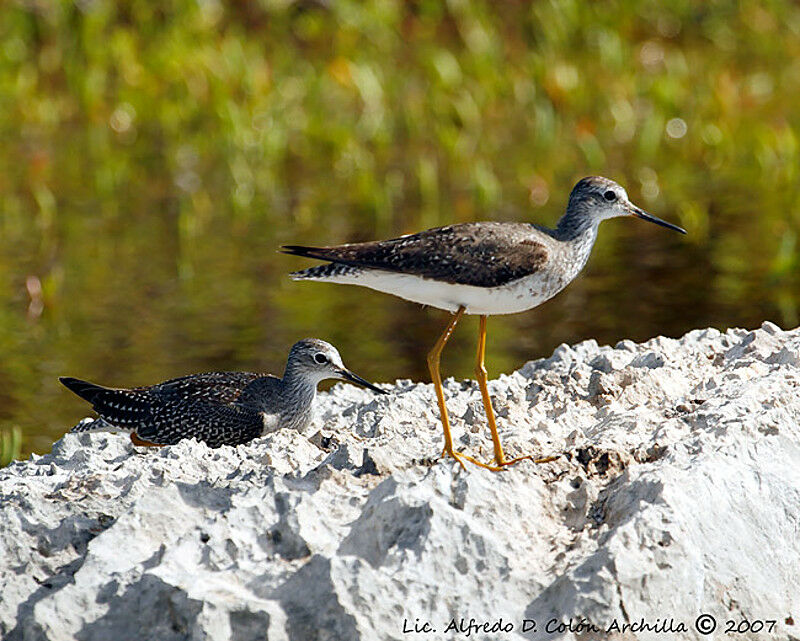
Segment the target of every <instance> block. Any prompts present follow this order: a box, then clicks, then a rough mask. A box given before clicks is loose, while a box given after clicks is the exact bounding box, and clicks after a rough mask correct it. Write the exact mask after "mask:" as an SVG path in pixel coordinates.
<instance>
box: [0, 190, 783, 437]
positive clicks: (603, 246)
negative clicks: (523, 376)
mask: <svg viewBox="0 0 800 641" xmlns="http://www.w3.org/2000/svg"><path fill="white" fill-rule="evenodd" d="M138 206H139V205H137V207H138ZM552 209H553V210H555V206H554V207H553V208H552ZM658 213H659V214H662V215H664V216H666V217H667V218H670V219H673V220H675V219H676V217H675V216H674V214H673V215H670V213H671V212H662V211H659V212H658ZM555 217H556V216H555V211H549V212H547V218H548V219H549V220H554V219H555ZM541 218H544V216H542V217H541ZM541 218H540V219H541ZM54 227H55V229H54V230H53V231H52V232H51V233H52V240H51V241H50V246H49V247H48V248H47V249H46V250H45V249H44V248H42V247H41V246H39V247H36V245H37V243H34V242H30V241H25V240H24V239H21V242H20V243H17V244H15V245H14V246H11V247H9V246H6V247H4V256H5V257H6V260H7V261H8V262H7V263H6V265H7V266H8V265H10V264H13V265H14V271H13V273H12V274H11V278H10V279H8V281H7V283H8V285H9V288H8V297H7V298H6V299H5V302H4V304H3V307H2V317H3V321H4V324H3V327H4V331H3V334H2V340H3V343H4V344H5V345H6V348H5V349H4V354H5V357H4V359H3V362H2V364H0V381H2V391H0V394H2V397H1V398H2V408H3V409H2V419H3V420H4V421H6V422H10V423H14V424H18V425H21V426H22V427H23V430H24V434H25V438H26V446H27V447H28V448H30V449H34V450H38V451H42V450H46V449H48V447H49V443H50V442H51V441H52V439H54V438H57V437H58V436H59V435H60V434H61V433H62V432H63V431H64V429H65V428H66V427H67V426H69V425H71V424H72V423H74V422H75V421H76V420H77V419H78V418H80V417H81V416H83V415H84V414H85V413H86V411H87V409H88V408H87V407H86V405H85V404H84V403H83V402H82V401H80V400H79V399H77V398H74V397H73V396H72V395H71V394H69V393H68V392H67V391H66V390H64V389H62V388H61V386H60V385H59V384H58V383H57V381H56V377H57V376H59V375H64V374H69V375H73V376H79V377H85V378H88V379H90V380H94V381H98V382H102V383H106V384H109V385H120V386H124V385H137V384H147V383H151V382H156V381H159V380H162V379H165V378H168V377H173V376H177V375H181V374H184V373H188V372H194V371H202V370H210V369H218V368H228V369H255V370H265V371H271V372H276V373H279V372H280V371H281V368H282V366H283V362H284V359H285V356H286V351H287V349H288V347H289V346H290V345H291V344H292V342H293V341H295V340H297V339H298V338H301V337H304V336H316V337H320V338H324V339H326V340H329V341H331V342H332V343H333V344H335V345H336V346H337V347H338V348H339V349H340V351H341V353H342V355H343V358H344V359H345V361H346V363H347V364H348V365H349V366H350V367H352V368H353V369H354V370H355V371H357V372H358V373H360V374H361V375H363V376H365V377H366V378H368V379H371V380H376V381H387V380H393V379H395V378H403V377H409V378H413V379H416V380H427V379H428V375H427V370H426V366H425V353H426V352H427V350H428V349H429V348H430V346H431V345H432V343H433V342H434V340H435V339H436V337H437V335H438V332H439V331H440V329H441V326H442V325H443V324H444V323H445V322H446V314H445V313H444V312H441V311H438V310H433V309H422V308H420V307H419V306H417V305H415V304H412V303H408V302H406V301H403V300H400V299H396V298H393V297H391V296H387V295H384V294H380V293H378V292H373V291H371V290H366V289H362V288H356V287H350V286H334V285H329V284H322V283H296V282H293V281H291V280H290V279H289V278H288V277H287V275H286V274H287V273H288V272H289V271H290V270H292V269H297V268H300V267H302V266H304V265H306V264H307V261H303V260H301V259H297V258H293V257H289V256H285V255H283V254H279V253H277V252H276V249H277V247H278V246H279V245H280V244H281V243H283V242H287V241H293V242H309V243H311V242H325V241H335V242H338V241H346V240H350V238H349V237H348V236H339V235H337V234H336V233H335V232H332V231H329V230H327V229H324V228H320V229H315V230H310V231H308V230H297V229H295V228H294V227H293V226H292V225H291V221H287V224H285V225H284V226H282V227H281V228H277V226H274V225H266V224H263V223H259V222H255V223H245V224H239V225H237V224H235V223H231V222H230V221H221V220H214V221H211V222H210V223H209V224H208V225H206V226H204V227H203V228H202V229H201V230H198V231H196V232H195V234H194V235H193V236H192V237H191V238H182V237H181V234H180V233H179V230H178V227H179V218H178V216H175V215H170V214H169V213H168V212H164V213H159V214H145V215H136V214H135V213H134V212H130V213H129V214H127V215H126V214H125V213H123V214H122V215H120V217H119V218H116V219H114V220H111V221H99V220H97V219H96V217H94V216H92V215H91V213H90V212H85V211H81V210H80V209H79V208H78V209H75V210H74V211H73V212H68V213H64V214H62V215H59V216H58V218H57V220H56V221H55V222H54ZM715 236H716V237H717V238H718V240H716V241H715V240H714V237H715ZM727 236H728V234H727V233H725V232H723V231H720V232H717V233H714V234H710V237H709V240H708V241H707V242H706V243H703V244H697V243H694V242H692V239H691V237H689V238H685V237H681V236H679V235H678V234H674V233H671V232H669V231H667V230H663V229H660V228H658V227H655V226H650V225H648V224H647V223H644V222H642V221H638V220H628V219H625V220H614V221H609V222H606V223H604V224H603V225H602V227H601V233H600V236H599V240H598V243H597V245H596V247H595V251H594V255H593V256H592V258H591V259H590V262H589V265H588V267H587V268H586V270H585V271H584V273H583V275H582V276H581V277H579V278H578V280H576V281H575V282H574V283H573V284H572V285H571V286H570V287H569V288H568V289H567V290H566V291H565V292H563V293H562V294H561V295H559V296H558V297H556V298H555V299H553V300H552V301H550V302H548V303H546V304H544V305H542V306H541V307H540V308H537V309H535V310H532V311H530V312H527V313H524V314H518V315H514V316H503V317H493V318H492V319H490V324H489V332H490V333H489V361H488V368H489V371H490V374H491V375H496V374H497V373H499V372H503V371H509V370H511V369H513V368H516V367H519V366H520V365H521V364H522V363H524V362H525V361H526V360H528V359H531V358H538V357H542V356H547V355H548V354H549V353H550V352H551V350H552V349H553V348H554V347H555V346H557V345H558V344H559V343H561V342H574V341H578V340H582V339H585V338H595V339H597V340H598V341H600V342H601V343H612V344H613V343H615V342H616V341H617V340H620V339H622V338H632V339H634V340H642V339H646V338H648V337H651V336H654V335H657V334H664V335H668V336H678V335H680V334H681V333H683V332H685V331H687V330H689V329H691V328H694V327H703V326H706V325H714V326H718V327H726V326H739V325H740V326H749V327H752V326H755V325H757V324H759V323H760V322H761V321H762V320H763V319H766V318H768V319H772V320H774V321H776V322H779V323H782V324H784V325H785V324H787V321H789V322H796V318H795V319H792V318H789V319H787V318H786V316H785V315H784V313H783V312H782V310H781V305H780V302H781V301H780V297H779V296H776V292H775V291H774V290H771V289H770V288H769V287H768V286H767V285H768V283H767V282H765V277H764V275H763V274H762V273H759V266H758V265H755V264H754V265H753V269H754V271H753V272H745V273H743V274H739V275H738V276H733V275H730V274H727V273H725V272H723V271H721V270H720V269H719V267H718V266H716V265H715V264H714V261H713V257H714V255H715V253H716V252H717V251H719V245H720V244H724V243H725V242H726V241H727ZM26 245H27V246H26ZM36 250H38V251H39V252H40V253H39V254H38V255H37V254H36ZM32 256H33V260H32V259H31V257H32ZM43 266H47V268H49V274H50V276H49V278H50V279H51V280H50V282H49V283H48V282H47V281H45V282H44V290H45V291H44V294H43V303H42V305H43V307H42V309H41V313H39V309H38V308H37V302H38V299H37V298H36V296H34V298H33V299H31V296H30V294H29V293H27V291H26V278H28V279H30V278H32V277H36V278H40V277H38V276H37V275H38V274H41V273H42V268H43ZM728 280H730V281H731V282H730V284H729V285H726V281H728ZM29 287H30V283H29ZM48 288H51V290H52V291H51V292H48ZM795 296H796V293H795ZM792 301H793V302H794V303H796V297H795V298H792ZM476 325H477V323H476V321H475V319H472V318H469V317H468V318H467V319H466V320H465V321H463V322H462V324H461V326H460V327H459V329H458V331H457V332H456V334H455V335H454V337H453V339H452V342H451V344H450V345H449V347H448V349H447V351H446V352H445V356H444V361H443V362H444V370H445V371H446V373H447V374H449V375H454V376H458V377H470V376H471V370H472V365H473V358H474V344H475V333H476Z"/></svg>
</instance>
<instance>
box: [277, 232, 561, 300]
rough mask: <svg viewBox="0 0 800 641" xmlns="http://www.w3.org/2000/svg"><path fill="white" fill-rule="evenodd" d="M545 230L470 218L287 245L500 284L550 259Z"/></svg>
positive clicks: (302, 251) (335, 259) (327, 256)
mask: <svg viewBox="0 0 800 641" xmlns="http://www.w3.org/2000/svg"><path fill="white" fill-rule="evenodd" d="M536 233H539V232H537V231H536V230H535V228H534V227H533V226H532V225H527V224H524V223H496V222H482V223H464V224H460V225H449V226H447V227H437V228H435V229H428V230H426V231H423V232H419V233H418V234H410V235H408V236H401V237H400V238H393V239H391V240H381V241H374V242H368V243H357V244H352V245H339V246H335V247H304V246H300V245H286V246H284V247H283V249H284V251H285V252H286V253H289V254H294V255H298V256H305V257H308V258H317V259H320V260H327V261H330V262H332V263H337V264H342V265H349V266H352V267H361V268H368V269H381V270H386V271H393V272H402V273H405V274H414V275H416V276H421V277H423V278H432V279H436V280H440V281H443V282H447V283H454V284H459V285H473V286H475V287H499V286H502V285H506V284H507V283H510V282H512V281H515V280H518V279H519V278H523V277H525V276H530V275H531V274H534V273H535V272H536V271H537V270H539V269H541V268H542V266H544V265H545V264H546V262H547V257H548V249H547V247H546V246H545V244H544V243H542V242H541V241H540V240H537V238H535V234H536Z"/></svg>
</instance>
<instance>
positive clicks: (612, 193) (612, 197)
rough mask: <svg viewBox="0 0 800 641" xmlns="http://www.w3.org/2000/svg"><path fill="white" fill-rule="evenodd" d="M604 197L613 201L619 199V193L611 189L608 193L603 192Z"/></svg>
mask: <svg viewBox="0 0 800 641" xmlns="http://www.w3.org/2000/svg"><path fill="white" fill-rule="evenodd" d="M603 198H605V199H606V200H607V201H608V202H610V203H613V202H614V201H615V200H616V199H617V193H616V192H615V191H613V190H611V189H609V190H608V191H607V192H606V193H604V194H603Z"/></svg>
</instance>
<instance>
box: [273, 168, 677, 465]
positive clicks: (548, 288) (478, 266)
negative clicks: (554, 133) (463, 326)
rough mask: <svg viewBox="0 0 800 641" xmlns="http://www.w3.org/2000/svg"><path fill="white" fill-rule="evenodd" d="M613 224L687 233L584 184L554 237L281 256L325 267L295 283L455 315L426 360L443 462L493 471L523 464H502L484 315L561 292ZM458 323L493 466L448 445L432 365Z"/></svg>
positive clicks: (486, 233) (482, 234)
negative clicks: (356, 288)
mask: <svg viewBox="0 0 800 641" xmlns="http://www.w3.org/2000/svg"><path fill="white" fill-rule="evenodd" d="M617 216H637V217H638V218H642V219H644V220H647V221H650V222H652V223H656V224H658V225H662V226H663V227H667V228H668V229H673V230H675V231H679V232H681V233H683V234H685V233H686V231H685V230H684V229H681V228H680V227H678V226H676V225H672V224H671V223H668V222H666V221H663V220H661V219H660V218H656V217H655V216H652V215H650V214H648V213H647V212H645V211H643V210H641V209H639V208H638V207H636V206H635V205H634V204H633V203H631V201H630V200H629V199H628V194H627V193H626V191H625V190H624V189H623V188H622V187H621V186H620V185H618V184H617V183H615V182H614V181H613V180H609V179H608V178H603V177H601V176H590V177H588V178H584V179H582V180H580V181H579V182H578V183H577V184H576V185H575V187H574V188H573V190H572V193H571V194H570V196H569V203H568V204H567V210H566V212H565V213H564V215H563V216H562V217H561V220H559V221H558V225H557V227H556V228H555V229H547V228H546V227H541V226H539V225H534V224H530V223H501V222H480V223H464V224H460V225H448V226H447V227H437V228H434V229H428V230H426V231H422V232H419V233H418V234H410V235H407V236H401V237H400V238H393V239H391V240H382V241H373V242H367V243H357V244H349V245H338V246H333V247H304V246H300V245H285V246H284V247H283V248H282V249H283V251H284V253H287V254H293V255H296V256H304V257H307V258H315V259H318V260H325V261H328V262H327V264H325V265H318V266H316V267H311V268H309V269H304V270H302V271H298V272H293V273H292V277H293V278H294V279H295V280H317V281H325V282H331V283H345V284H350V285H361V286H363V287H369V288H371V289H376V290H378V291H381V292H386V293H389V294H394V295H395V296H400V297H401V298H405V299H406V300H410V301H413V302H415V303H421V304H423V305H430V306H431V307H437V308H439V309H444V310H447V311H449V312H451V313H452V314H454V316H453V318H452V319H451V320H450V322H449V323H448V324H447V327H445V330H444V332H443V333H442V335H441V336H440V337H439V340H438V341H436V344H435V345H434V346H433V349H432V350H431V351H430V353H429V354H428V368H429V369H430V373H431V378H432V380H433V384H434V387H435V390H436V398H437V400H438V403H439V411H440V413H441V418H442V427H443V429H444V452H443V454H444V455H449V456H452V457H453V458H455V459H456V460H457V461H458V462H459V463H460V464H461V465H462V467H463V465H464V463H463V462H462V459H466V460H469V461H471V462H472V463H475V464H477V465H480V466H481V467H485V468H488V469H491V470H495V471H497V470H501V469H503V467H505V466H507V465H512V464H514V463H517V462H518V461H520V460H524V459H529V458H531V457H530V456H523V457H520V458H516V459H511V460H507V459H506V458H505V455H504V454H503V447H502V445H501V444H500V439H499V437H498V435H497V425H496V422H495V418H494V411H493V410H492V402H491V397H490V396H489V389H488V387H487V385H486V367H485V366H484V355H485V352H486V319H487V317H488V316H489V315H492V314H514V313H517V312H523V311H525V310H528V309H532V308H533V307H536V306H537V305H541V304H542V303H543V302H545V301H546V300H548V299H550V298H552V297H553V296H555V295H556V294H557V293H558V292H560V291H561V290H562V289H564V288H565V287H566V286H567V285H568V284H569V283H570V282H571V281H572V280H573V279H574V278H575V277H576V276H577V275H578V273H579V272H580V271H581V269H582V268H583V266H584V265H585V264H586V261H587V260H588V258H589V254H590V253H591V251H592V246H593V245H594V241H595V239H596V238H597V228H598V226H599V225H600V222H601V221H603V220H605V219H607V218H615V217H617ZM464 314H476V315H479V316H480V325H479V334H478V354H477V360H476V365H475V375H476V377H477V379H478V385H479V386H480V389H481V395H482V397H483V405H484V407H485V409H486V416H487V420H488V422H489V429H490V430H491V433H492V443H493V445H494V465H487V464H485V463H481V462H479V461H476V460H475V459H473V458H472V457H470V456H467V455H466V454H462V453H460V452H456V451H454V450H453V439H452V436H451V435H450V422H449V420H448V417H447V408H446V406H445V402H444V391H443V389H442V379H441V375H440V373H439V360H440V356H441V353H442V349H443V348H444V346H445V344H446V343H447V340H448V339H449V338H450V335H451V334H452V333H453V330H454V329H455V326H456V323H458V321H459V319H460V318H461V316H463V315H464Z"/></svg>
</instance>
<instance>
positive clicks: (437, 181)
mask: <svg viewBox="0 0 800 641" xmlns="http://www.w3.org/2000/svg"><path fill="white" fill-rule="evenodd" d="M798 104H800V6H798V5H797V3H794V2H789V1H772V2H763V1H759V2H756V1H748V0H744V1H741V2H733V1H728V2H724V1H723V2H714V3H707V2H702V1H699V0H696V1H689V0H683V1H679V2H674V3H662V2H655V1H646V2H633V1H631V0H617V1H608V2H591V3H589V2H578V1H574V0H573V1H571V0H564V1H560V2H555V1H552V2H545V1H543V2H535V3H525V2H489V1H484V2H477V1H476V2H473V1H468V0H451V1H449V2H432V1H427V0H417V1H413V2H406V1H401V0H368V1H366V2H360V1H352V0H351V1H341V2H340V1H337V2H333V1H330V2H325V1H321V0H320V1H318V2H312V1H298V2H292V1H290V0H260V1H258V2H255V1H246V0H238V1H232V2H220V1H216V0H200V1H189V0H172V1H165V2H159V3H154V2H149V1H147V0H127V1H125V0H123V1H114V2H112V1H111V0H77V1H75V2H66V1H60V2H59V1H53V2H45V1H43V0H26V1H22V0H19V1H18V2H11V3H3V4H2V6H0V136H1V137H2V140H3V144H2V146H0V276H1V278H0V287H2V289H3V291H2V294H3V295H2V298H1V299H0V346H1V348H2V355H3V359H2V362H0V383H2V385H0V420H2V421H4V422H11V423H13V424H19V425H21V426H22V427H23V431H24V438H25V446H24V449H25V451H26V452H27V451H31V450H33V451H44V450H47V449H49V444H50V442H51V440H52V439H53V438H55V437H57V436H58V435H60V434H61V433H62V432H63V431H64V430H65V429H66V428H67V427H68V426H69V425H71V424H73V423H74V422H75V420H76V419H78V418H80V417H81V416H83V415H84V413H85V412H87V411H88V407H86V406H85V404H83V403H82V402H81V401H79V400H78V399H76V398H72V397H71V396H70V395H69V394H68V392H66V391H65V390H63V389H60V388H59V386H58V384H57V381H56V377H57V376H58V375H61V374H70V375H76V376H82V377H86V378H89V379H93V380H97V381H99V382H103V383H107V384H116V385H132V384H143V383H152V382H156V381H158V380H162V379H164V378H167V377H169V376H174V375H179V374H183V373H187V372H190V371H197V370H202V369H210V368H231V369H233V368H256V369H268V370H272V371H278V370H280V368H281V367H282V362H283V359H284V357H285V353H286V350H287V348H288V346H289V345H290V344H291V343H292V342H293V341H294V340H295V339H297V338H299V337H301V336H304V335H314V336H319V337H321V338H326V339H328V340H331V341H332V342H334V343H335V344H336V345H337V346H338V347H339V348H340V350H341V352H342V354H343V357H344V359H345V361H346V362H347V363H348V364H349V365H350V366H351V367H353V369H354V370H356V371H358V372H359V373H361V374H362V375H364V376H367V377H370V378H374V379H377V380H387V379H394V378H396V377H414V378H420V379H426V380H427V375H426V371H425V359H424V354H425V352H426V351H427V350H428V349H429V346H430V344H431V343H432V342H433V340H434V337H435V335H436V333H437V332H438V331H439V328H440V326H441V325H442V324H443V323H444V322H445V319H444V317H443V314H442V313H440V312H436V311H435V310H426V311H420V310H419V309H418V308H417V307H416V306H414V305H411V304H410V303H406V302H405V301H401V300H397V299H394V298H392V297H389V296H385V295H381V294H377V293H374V292H369V291H366V290H357V289H355V288H345V287H335V286H331V285H323V284H302V283H301V284H296V283H292V282H290V281H289V280H288V279H287V278H286V276H285V273H286V272H288V271H290V270H292V269H297V268H300V267H303V266H305V265H306V263H305V262H303V261H298V260H297V259H292V258H290V257H285V256H281V255H278V254H276V253H275V249H276V248H277V246H278V245H280V244H281V243H283V242H296V243H303V242H305V243H327V242H331V243H338V242H345V241H357V240H364V239H371V238H376V237H385V236H390V235H395V234H400V233H406V232H410V231H415V230H419V229H421V228H424V227H428V226H433V225H439V224H446V223H450V222H454V221H467V220H480V219H489V218H496V219H504V220H512V219H519V220H532V221H537V222H542V223H553V222H554V221H555V220H556V219H557V218H558V216H559V215H560V213H561V211H562V210H563V206H564V204H565V201H566V197H567V194H568V192H569V190H570V189H571V187H572V185H573V184H574V182H575V180H576V179H578V178H580V177H582V176H584V175H587V174H592V173H599V174H603V175H607V176H610V177H612V178H615V179H617V180H619V181H620V182H622V183H623V184H624V185H625V186H626V187H627V188H628V191H629V193H630V195H631V197H632V198H633V199H634V201H635V202H637V203H639V204H640V205H642V206H643V207H645V208H647V209H651V210H652V211H653V212H654V213H656V214H657V215H659V216H661V217H664V218H666V219H669V220H672V221H674V222H678V223H680V224H682V225H683V226H685V227H686V228H687V229H688V230H689V236H688V237H686V238H679V237H677V235H673V234H670V233H669V232H666V231H664V230H662V229H658V228H656V227H654V226H649V225H645V224H643V223H639V222H636V221H624V222H623V221H613V222H609V223H606V224H604V226H603V229H602V231H601V234H600V240H599V241H598V245H597V247H596V249H595V255H594V256H593V258H592V260H591V261H590V263H589V266H588V267H587V270H586V272H585V275H584V277H583V278H582V279H579V280H578V281H576V282H575V283H574V284H573V285H572V286H571V287H570V288H569V289H568V290H567V292H565V293H564V294H563V295H561V296H560V297H558V298H556V299H555V300H553V301H552V302H550V303H548V304H547V305H544V306H543V307H541V308H539V309H537V310H535V311H533V312H530V313H527V314H521V315H517V316H512V317H498V318H493V319H492V320H491V322H490V326H489V327H490V330H489V331H490V334H489V343H490V345H489V363H488V365H489V368H490V372H491V373H492V374H493V375H497V373H498V372H500V371H508V370H509V369H511V368H513V367H516V366H519V365H520V364H521V363H522V362H524V361H525V360H528V359H530V358H535V357H540V356H544V355H547V354H548V353H549V351H550V350H551V349H552V348H553V347H554V346H555V345H557V344H558V343H559V342H562V341H567V342H570V341H576V340H580V339H583V338H589V337H594V338H597V339H598V340H599V341H601V342H612V343H613V342H615V341H616V340H618V339H620V338H623V337H630V338H633V339H637V340H638V339H644V338H647V337H650V336H652V335H655V334H659V333H663V334H669V335H678V334H680V333H682V332H684V331H686V330H688V329H690V328H693V327H699V326H706V325H715V326H719V327H727V326H734V325H745V326H754V325H757V324H759V323H760V322H761V321H762V320H764V319H770V320H773V321H775V322H777V323H779V324H781V325H783V326H795V325H797V324H798V303H800V293H799V292H800V276H799V275H798V274H799V273H800V264H798V262H799V261H798V251H797V242H798V233H799V232H800V206H798V196H799V195H800V181H799V180H798V171H800V148H799V143H800V141H799V140H798V136H799V134H800V129H798V125H799V124H800V122H799V121H800V110H799V109H798ZM464 325H465V326H466V327H468V328H469V329H466V328H462V329H461V331H459V332H457V334H456V336H455V338H454V341H453V343H452V347H451V348H449V349H448V351H447V352H446V353H445V369H446V371H447V372H448V373H450V374H454V375H457V376H462V377H466V376H470V375H471V374H470V372H471V365H472V359H473V346H474V335H473V334H474V327H472V326H471V325H470V323H465V324H464Z"/></svg>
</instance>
